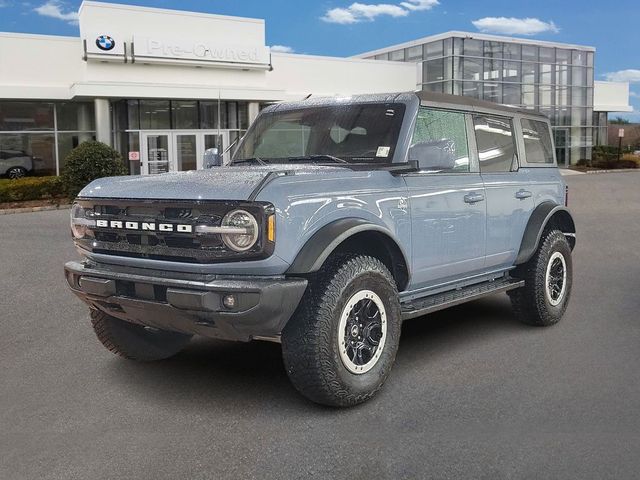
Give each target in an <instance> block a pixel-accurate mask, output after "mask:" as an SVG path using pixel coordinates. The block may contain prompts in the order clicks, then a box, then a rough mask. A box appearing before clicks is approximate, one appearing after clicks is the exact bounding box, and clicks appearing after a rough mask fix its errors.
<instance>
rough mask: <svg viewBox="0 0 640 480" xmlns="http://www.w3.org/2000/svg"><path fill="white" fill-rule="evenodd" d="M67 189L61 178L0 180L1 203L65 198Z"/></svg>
mask: <svg viewBox="0 0 640 480" xmlns="http://www.w3.org/2000/svg"><path fill="white" fill-rule="evenodd" d="M64 195H65V188H64V184H63V183H62V180H61V179H60V177H27V178H19V179H16V180H0V202H21V201H25V200H40V199H48V198H59V197H64Z"/></svg>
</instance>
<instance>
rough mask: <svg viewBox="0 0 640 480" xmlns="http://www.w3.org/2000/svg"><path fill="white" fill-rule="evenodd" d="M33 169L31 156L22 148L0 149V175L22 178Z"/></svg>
mask: <svg viewBox="0 0 640 480" xmlns="http://www.w3.org/2000/svg"><path fill="white" fill-rule="evenodd" d="M32 170H33V157H32V156H31V155H29V154H27V153H25V152H23V151H22V150H0V175H6V176H7V177H9V178H22V177H24V176H25V175H26V174H27V173H29V172H31V171H32Z"/></svg>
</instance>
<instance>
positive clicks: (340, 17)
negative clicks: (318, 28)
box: [322, 2, 409, 24]
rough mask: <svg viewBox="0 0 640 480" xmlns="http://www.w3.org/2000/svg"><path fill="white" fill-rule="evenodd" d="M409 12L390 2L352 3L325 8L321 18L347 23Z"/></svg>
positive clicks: (401, 15) (330, 21)
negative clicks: (343, 6)
mask: <svg viewBox="0 0 640 480" xmlns="http://www.w3.org/2000/svg"><path fill="white" fill-rule="evenodd" d="M408 14H409V11H408V10H405V9H404V8H402V7H400V6H398V5H392V4H390V3H377V4H369V3H357V2H356V3H352V4H351V5H349V6H348V7H347V8H332V9H331V10H327V13H325V14H324V16H323V17H322V20H324V21H325V22H329V23H340V24H349V23H357V22H362V21H364V20H373V19H375V18H376V17H379V16H380V15H389V16H391V17H404V16H406V15H408Z"/></svg>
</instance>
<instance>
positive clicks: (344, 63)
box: [0, 1, 631, 175]
mask: <svg viewBox="0 0 640 480" xmlns="http://www.w3.org/2000/svg"><path fill="white" fill-rule="evenodd" d="M79 26H80V36H79V37H60V36H44V35H30V34H16V33H0V162H4V163H10V162H11V161H12V158H17V157H21V158H24V157H30V158H31V159H32V162H31V163H32V166H33V167H32V168H33V173H34V174H41V175H51V174H58V173H59V172H60V169H61V168H62V167H63V166H64V159H65V157H66V155H67V154H68V153H69V151H70V150H71V149H72V148H73V147H75V146H77V145H78V144H79V143H81V142H82V141H84V140H88V139H97V140H99V141H102V142H105V143H108V144H110V145H112V146H113V147H114V148H116V149H117V150H119V151H120V152H121V153H122V155H123V158H124V159H125V161H126V162H127V163H128V166H129V170H130V172H131V173H159V172H165V171H174V170H192V169H197V168H202V157H203V154H204V151H205V150H206V149H207V148H211V147H218V148H222V149H224V148H225V147H226V146H228V145H230V144H231V143H232V142H233V141H234V140H235V139H236V138H237V137H238V136H241V135H242V134H243V132H245V131H246V129H247V128H248V126H249V124H250V123H251V121H252V120H253V119H254V118H255V117H256V115H257V114H258V112H259V111H260V108H261V107H262V106H263V105H265V104H268V103H273V102H278V101H283V100H297V99H303V98H305V97H307V96H309V95H314V96H317V95H342V96H347V95H351V94H355V93H373V92H392V91H410V90H416V89H422V90H428V91H438V92H448V93H453V94H459V95H468V96H472V97H474V98H484V99H486V100H491V101H495V102H498V103H506V104H512V105H520V106H523V107H525V108H531V109H535V110H538V111H541V112H543V113H545V114H547V115H548V116H550V118H551V121H552V124H553V125H554V131H555V140H556V147H557V152H558V159H559V162H560V163H562V164H565V165H568V164H572V163H576V162H577V161H578V160H580V159H581V158H586V159H588V158H590V156H591V147H592V146H593V145H594V144H597V143H602V142H606V135H601V134H600V132H601V131H606V127H607V121H606V118H607V112H625V111H630V110H631V107H630V106H629V91H628V85H627V84H622V83H611V82H596V81H594V64H595V62H596V52H595V50H594V49H593V48H589V47H583V46H578V45H564V44H553V43H549V42H539V41H531V40H520V39H513V38H504V37H495V36H487V35H477V34H471V33H465V32H449V33H446V34H442V35H438V36H433V37H426V38H424V39H420V40H416V41H414V42H409V43H406V44H402V45H396V46H393V47H388V48H385V49H381V50H377V51H375V52H368V53H363V54H362V55H358V56H356V57H351V58H338V57H321V56H311V55H299V54H291V53H281V52H275V51H270V49H269V47H268V46H267V45H266V42H265V23H264V21H263V20H257V19H250V18H239V17H229V16H220V15H211V14H203V13H192V12H183V11H175V10H163V9H155V8H145V7H137V6H128V5H116V4H109V3H101V2H93V1H85V2H83V4H82V5H81V7H80V11H79ZM603 129H604V130H603Z"/></svg>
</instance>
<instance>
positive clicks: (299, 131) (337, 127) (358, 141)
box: [233, 103, 405, 163]
mask: <svg viewBox="0 0 640 480" xmlns="http://www.w3.org/2000/svg"><path fill="white" fill-rule="evenodd" d="M404 112H405V105H404V104H402V103H386V104H380V103H376V104H373V103H369V104H353V103H351V104H345V105H330V106H323V107H309V108H301V109H299V110H286V111H282V112H278V111H275V112H272V113H266V114H262V115H260V116H259V117H258V119H257V120H256V123H255V124H254V125H253V127H252V128H251V130H250V131H249V132H248V133H247V136H246V137H245V138H244V141H243V142H242V145H240V147H239V148H238V151H237V152H236V154H235V156H234V159H233V161H234V163H235V162H241V161H243V160H251V159H253V160H257V161H258V162H261V161H264V162H267V161H268V162H273V161H275V162H293V161H300V160H305V159H306V160H310V161H314V162H318V163H336V162H342V161H346V162H349V163H391V161H392V158H393V154H394V151H395V147H396V142H397V141H398V135H399V133H400V127H401V126H402V120H403V117H404Z"/></svg>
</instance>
